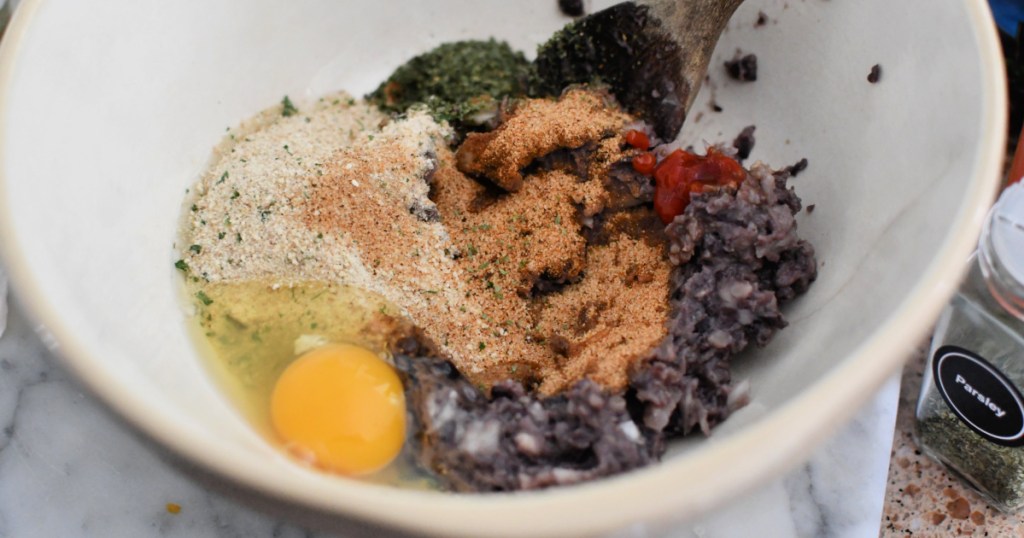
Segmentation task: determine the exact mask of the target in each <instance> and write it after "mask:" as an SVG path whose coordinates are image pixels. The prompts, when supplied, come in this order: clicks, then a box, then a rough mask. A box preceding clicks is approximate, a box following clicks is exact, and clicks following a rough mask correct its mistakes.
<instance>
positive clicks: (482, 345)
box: [477, 342, 487, 351]
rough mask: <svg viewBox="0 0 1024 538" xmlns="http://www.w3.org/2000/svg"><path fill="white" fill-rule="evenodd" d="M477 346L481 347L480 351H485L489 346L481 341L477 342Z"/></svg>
mask: <svg viewBox="0 0 1024 538" xmlns="http://www.w3.org/2000/svg"><path fill="white" fill-rule="evenodd" d="M477 347H479V348H480V351H483V350H484V349H485V348H486V347H487V344H485V343H483V342H479V343H478V344H477Z"/></svg>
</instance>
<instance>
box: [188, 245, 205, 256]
mask: <svg viewBox="0 0 1024 538" xmlns="http://www.w3.org/2000/svg"><path fill="white" fill-rule="evenodd" d="M188 249H189V250H191V251H192V252H194V253H196V254H199V253H201V252H203V247H202V246H200V245H192V246H190V247H188Z"/></svg>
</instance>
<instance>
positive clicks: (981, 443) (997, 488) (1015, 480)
mask: <svg viewBox="0 0 1024 538" xmlns="http://www.w3.org/2000/svg"><path fill="white" fill-rule="evenodd" d="M917 436H918V439H919V440H920V444H921V445H923V446H925V447H926V449H927V450H928V451H929V452H934V453H937V454H941V455H942V458H943V459H944V460H945V461H946V462H948V463H949V464H951V465H952V466H954V467H955V468H956V469H957V470H958V471H959V472H960V473H961V474H966V475H968V476H969V477H970V479H971V480H972V481H973V482H974V483H976V484H977V485H978V486H979V487H981V489H983V490H985V491H986V493H987V494H988V495H990V496H991V497H992V498H993V500H995V501H996V502H997V503H998V504H1000V505H1003V506H1005V507H1010V508H1012V507H1018V506H1021V505H1022V504H1024V448H1022V447H1007V446H1000V445H997V444H995V443H991V442H989V441H987V440H985V439H983V438H982V437H981V436H980V435H978V434H977V433H974V432H973V431H972V430H971V429H970V428H968V427H967V425H966V424H964V423H963V421H962V420H960V419H959V418H957V417H956V415H954V414H953V413H952V412H951V411H949V410H948V409H942V410H940V411H938V412H937V413H935V414H934V415H932V416H930V417H927V418H924V419H919V420H918V422H917Z"/></svg>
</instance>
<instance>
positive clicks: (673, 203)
mask: <svg viewBox="0 0 1024 538" xmlns="http://www.w3.org/2000/svg"><path fill="white" fill-rule="evenodd" d="M634 167H635V168H637V171H638V172H641V173H643V171H642V170H639V167H636V163H635V161H634ZM745 177H747V172H746V170H744V169H743V166H742V165H740V163H739V162H737V161H736V160H735V159H733V158H731V157H728V156H726V155H724V154H722V152H720V151H718V150H717V149H715V148H708V154H707V155H706V156H700V155H697V154H695V153H690V152H688V151H683V150H681V149H677V150H675V151H673V152H672V153H669V154H668V156H667V157H665V158H664V159H663V160H662V161H661V162H660V163H658V165H657V166H656V167H655V168H654V211H655V212H656V213H657V214H658V216H659V217H661V221H662V222H664V223H665V224H668V223H670V222H672V220H673V219H675V218H676V216H677V215H680V214H682V212H683V210H684V209H686V206H687V205H688V204H689V203H690V194H692V193H695V192H706V191H709V190H715V189H720V188H722V187H728V188H736V187H737V186H739V184H740V182H742V181H743V179H744V178H745Z"/></svg>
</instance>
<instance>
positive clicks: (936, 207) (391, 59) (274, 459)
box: [0, 0, 1006, 536]
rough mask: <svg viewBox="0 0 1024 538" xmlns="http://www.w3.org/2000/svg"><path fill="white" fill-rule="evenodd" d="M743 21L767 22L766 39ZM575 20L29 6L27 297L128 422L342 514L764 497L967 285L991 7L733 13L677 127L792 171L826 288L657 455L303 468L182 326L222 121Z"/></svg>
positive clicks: (1, 117) (444, 518)
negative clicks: (193, 211) (446, 483)
mask: <svg viewBox="0 0 1024 538" xmlns="http://www.w3.org/2000/svg"><path fill="white" fill-rule="evenodd" d="M594 4H595V5H592V6H590V7H591V8H592V9H596V8H597V7H600V6H599V5H598V4H602V3H600V2H597V1H595V2H594ZM759 11H763V12H764V13H765V14H767V15H768V18H769V20H770V22H769V23H768V24H766V25H763V26H760V27H756V26H755V21H756V20H757V17H758V12H759ZM567 20H568V19H566V18H564V17H562V16H561V15H559V13H558V11H557V8H556V2H555V1H554V0H530V1H525V2H501V1H487V2H482V1H477V0H447V1H433V2H419V1H415V0H406V1H389V2H383V1H382V2H373V3H371V2H340V1H336V0H292V1H289V2H282V1H280V0H249V1H245V2H242V1H239V0H182V1H175V2H140V1H137V0H104V1H102V2H80V1H77V0H24V1H23V2H22V3H21V6H20V8H19V12H18V13H17V14H16V16H15V19H14V21H13V22H12V25H11V27H10V29H9V32H8V35H7V36H6V38H5V40H4V42H3V45H2V47H0V127H2V130H0V133H2V139H0V247H2V254H3V259H4V261H5V263H6V264H7V266H8V269H9V270H10V273H11V277H12V280H13V282H14V284H15V286H16V289H17V292H18V294H19V296H20V298H21V299H22V301H23V302H24V303H25V306H26V307H27V308H28V310H29V311H30V312H31V313H32V314H33V315H34V316H35V318H36V319H37V320H38V321H40V322H41V323H42V324H43V325H44V326H45V327H46V328H47V329H48V335H49V336H52V341H53V342H54V346H55V347H56V348H57V350H58V351H59V353H60V355H62V356H63V357H64V359H65V360H66V364H67V365H68V366H69V367H70V368H71V369H72V370H74V371H75V372H76V373H77V374H78V375H79V376H80V377H81V379H82V380H84V382H85V383H86V385H87V386H88V387H90V388H91V389H92V390H93V391H94V392H95V393H96V394H97V395H98V396H99V397H100V398H101V399H103V400H104V401H105V402H107V403H108V404H109V405H110V406H111V407H112V408H113V409H115V410H116V411H117V412H118V413H120V414H121V415H123V416H124V417H126V418H127V419H128V420H129V421H130V422H131V423H132V424H134V425H135V426H137V427H138V428H139V429H140V430H142V431H144V432H145V433H147V434H148V435H150V436H152V437H153V438H155V439H157V440H158V441H159V442H161V443H163V444H164V445H166V446H167V447H169V448H171V449H172V450H174V451H176V452H177V453H179V454H181V455H183V456H184V457H186V458H187V459H189V460H191V461H193V462H196V463H198V464H199V465H201V466H203V467H205V468H207V469H209V470H210V471H213V472H215V473H217V474H219V475H221V476H223V477H226V478H228V479H230V480H232V481H235V482H238V483H241V484H243V485H246V486H248V487H251V488H254V489H256V490H259V491H262V492H266V493H269V494H270V495H272V496H274V497H276V498H279V499H281V500H282V501H284V502H291V503H297V504H300V505H303V506H306V507H312V508H315V509H318V510H322V511H325V512H327V513H333V514H337V515H339V516H345V517H354V518H359V519H365V520H369V521H375V522H381V523H384V524H387V525H392V526H395V527H399V528H404V529H415V530H420V531H424V532H429V533H434V534H438V535H449V536H450V535H473V536H482V535H489V534H501V535H519V536H538V535H564V534H580V533H594V532H599V531H607V530H612V529H616V528H620V527H622V526H624V525H627V524H629V523H631V522H634V521H641V520H652V519H657V518H677V519H683V518H687V517H691V516H693V515H695V514H698V513H700V512H702V511H706V510H708V509H710V508H711V507H713V506H715V505H718V504H720V503H722V502H724V501H725V500H727V499H729V498H730V497H733V496H735V495H737V494H739V493H740V492H743V491H745V490H748V489H750V488H752V487H754V486H756V485H758V484H761V483H764V482H765V481H767V480H768V479H770V478H771V477H774V476H776V475H778V474H779V473H781V472H783V471H784V470H785V469H786V468H787V467H789V466H792V465H794V464H796V463H797V462H798V461H800V458H801V457H803V456H805V455H806V454H808V452H809V451H810V450H811V448H812V447H813V446H814V444H815V443H816V442H818V441H819V440H821V439H822V438H823V437H825V436H826V435H827V434H828V433H829V432H831V431H832V430H834V429H835V428H836V427H838V426H839V425H840V424H841V423H842V422H843V420H844V419H846V418H847V417H848V416H850V415H851V414H852V413H853V412H854V411H855V409H856V408H857V407H858V404H860V403H861V402H863V401H864V400H865V399H866V398H867V397H868V396H869V395H870V394H871V393H872V391H873V390H874V389H875V388H876V387H877V386H878V385H879V384H880V383H881V381H882V380H883V379H885V378H886V377H887V376H888V375H889V374H891V373H892V372H893V371H894V370H895V369H896V368H897V367H898V366H899V365H900V363H901V361H902V359H903V358H904V357H905V356H906V354H907V352H908V350H910V349H912V348H913V347H915V345H916V344H917V343H918V342H920V339H921V338H922V337H923V336H924V334H925V333H926V332H927V330H928V328H929V326H930V324H931V322H932V321H933V320H934V318H935V317H936V316H937V313H938V311H939V309H940V308H941V306H942V305H943V303H944V302H945V300H946V299H947V298H948V297H949V295H950V294H951V293H952V290H953V289H954V287H955V286H956V284H957V282H958V279H959V277H960V275H961V270H962V269H963V264H964V261H965V260H966V258H967V256H968V254H969V253H970V251H971V249H972V248H973V244H974V241H975V238H976V234H977V232H978V230H979V228H980V223H981V220H982V217H983V215H984V211H985V209H986V207H987V205H988V204H989V202H990V200H991V199H992V198H993V196H994V193H995V190H996V186H997V182H998V175H999V171H1000V166H1001V163H1002V158H1003V151H1004V147H1003V144H1004V135H1003V133H1004V131H1005V113H1006V98H1005V92H1004V81H1003V78H1002V64H1001V56H1000V52H999V45H998V42H997V40H996V38H995V33H994V30H993V28H992V25H991V22H990V20H989V16H988V12H987V7H986V6H985V3H984V2H982V1H981V0H950V1H946V2H934V1H933V0H902V1H899V2H893V1H891V0H860V1H857V2H811V1H807V2H799V1H793V0H790V1H789V2H782V1H781V0H748V2H747V3H746V4H745V5H744V6H742V7H741V9H740V10H739V12H738V13H737V14H736V16H735V17H734V19H733V21H732V23H731V24H730V27H729V30H728V32H727V33H726V34H725V36H724V37H723V39H722V41H721V43H720V44H719V47H718V53H717V56H716V59H715V61H714V62H713V63H712V77H711V79H712V83H711V85H709V86H707V87H705V89H704V92H703V93H702V96H701V98H699V99H698V102H697V104H696V105H695V108H694V110H693V112H692V113H691V121H690V122H689V123H688V124H687V126H686V128H685V130H684V133H683V135H682V137H683V139H684V140H686V141H693V142H698V143H699V142H701V141H710V142H715V141H721V140H731V139H732V137H733V136H734V135H735V134H736V133H738V132H739V131H740V129H741V128H742V127H745V126H746V125H750V124H754V125H756V126H757V145H756V147H755V149H754V153H753V157H754V158H756V159H764V160H766V161H768V162H771V163H773V164H777V165H779V166H782V165H788V164H792V163H793V162H795V161H797V160H798V159H800V158H802V157H807V158H808V159H809V161H810V167H809V168H808V170H807V171H806V172H804V173H803V174H801V175H800V176H799V177H798V178H796V179H795V180H794V181H793V184H794V185H795V186H796V189H797V191H798V193H799V194H800V195H801V196H802V197H803V199H804V201H805V204H814V205H815V207H816V210H815V211H814V212H813V213H811V214H808V213H801V215H800V216H799V225H800V228H801V231H802V234H803V235H804V236H805V237H806V238H807V239H809V240H810V241H811V242H812V243H814V245H815V246H816V248H817V251H818V254H819V257H820V261H821V269H820V278H819V279H818V281H817V283H816V284H815V285H814V286H813V287H812V289H811V291H810V292H809V293H808V294H807V295H806V296H804V297H802V298H800V299H799V300H797V301H796V302H795V303H793V304H792V305H791V306H790V307H789V309H788V311H787V315H788V317H789V320H790V322H791V324H790V327H789V328H788V329H787V330H785V331H783V332H782V333H780V335H779V337H778V338H776V339H775V341H773V342H772V344H771V345H770V346H768V347H767V348H766V349H761V350H757V351H756V352H755V353H752V354H750V355H748V356H746V357H744V358H743V359H742V360H741V361H740V362H739V364H738V365H737V369H736V376H737V378H739V379H744V378H746V379H749V380H750V382H751V384H752V387H753V402H752V403H751V405H750V406H748V407H747V408H745V409H743V410H741V411H740V412H738V413H737V414H736V415H734V416H733V417H732V418H731V419H729V420H728V421H727V422H726V423H725V424H723V425H722V426H721V427H720V428H718V429H716V430H715V431H714V434H713V435H712V437H711V438H710V439H698V440H689V441H686V442H682V443H678V444H677V445H674V446H673V447H672V448H671V450H670V451H669V453H668V454H667V455H666V457H665V458H664V461H663V462H662V463H661V464H659V465H654V466H651V467H649V468H646V469H643V470H640V471H637V472H632V473H629V474H626V475H623V476H619V477H616V478H612V479H608V480H601V481H597V482H594V483H590V484H586V485H582V486H578V487H566V488H561V489H554V490H551V491H543V492H534V493H525V494H515V495H504V494H502V495H455V494H445V493H439V492H422V491H407V490H397V489H393V488H388V487H383V486H377V485H369V484H365V483H362V482H359V481H357V480H348V479H344V478H339V477H334V476H328V475H323V474H318V473H316V472H313V471H310V470H307V469H305V468H302V467H300V466H298V465H295V464H293V463H292V462H291V461H290V460H289V459H288V458H286V457H284V456H282V455H281V454H280V453H278V452H277V451H276V450H274V449H272V448H271V447H270V446H268V444H267V443H265V442H264V441H263V440H262V439H261V438H260V437H259V436H258V435H256V434H255V433H254V432H253V431H252V430H251V429H250V428H249V427H248V425H247V424H246V423H245V422H244V421H243V420H242V419H241V418H240V415H239V414H238V413H237V412H235V410H234V409H233V408H232V407H231V406H230V405H229V404H228V403H227V401H226V399H225V398H224V397H223V396H222V394H220V393H219V392H218V390H217V388H216V386H215V385H214V383H212V382H211V380H210V379H209V378H208V376H207V371H206V370H205V368H204V367H203V366H202V365H201V364H200V362H199V359H198V357H197V354H196V352H195V351H194V347H193V344H192V342H191V341H190V339H189V337H188V334H187V332H186V326H185V319H184V316H183V314H182V304H181V302H180V301H179V297H178V289H177V288H178V282H177V278H178V277H177V276H176V275H175V273H174V268H173V266H172V263H173V261H174V260H175V259H176V256H175V253H174V250H173V248H172V243H173V242H174V240H175V233H176V230H177V228H176V227H177V224H178V222H179V212H180V210H181V205H180V204H181V200H182V197H183V195H184V193H185V189H186V188H187V187H188V186H189V185H190V184H191V183H192V182H193V181H195V180H196V179H197V177H198V174H199V172H200V171H201V170H202V169H203V167H204V164H205V163H206V161H207V159H208V158H209V156H210V150H211V147H212V146H213V145H214V144H215V143H216V142H217V141H218V139H219V138H220V136H221V135H222V133H223V132H224V130H225V127H227V126H231V125H236V124H237V123H238V122H239V121H240V120H242V119H243V118H246V117H247V116H249V115H251V114H253V113H255V112H256V111H258V110H261V109H263V108H265V107H267V106H270V105H272V104H274V103H277V102H279V101H280V100H281V97H282V96H283V95H285V94H288V95H290V96H292V98H293V99H296V100H299V99H309V98H313V97H316V96H318V95H320V94H323V93H326V92H330V91H333V90H336V89H339V88H344V89H348V90H349V91H350V92H352V93H354V94H357V95H358V94H361V93H364V92H366V91H368V90H370V89H372V88H373V87H374V86H375V85H376V84H377V82H378V81H380V80H382V79H383V77H385V76H386V75H387V74H388V73H389V72H390V71H391V70H392V69H393V68H394V67H395V66H397V65H398V64H400V63H401V62H402V61H404V60H406V59H407V58H409V57H410V56H411V55H413V54H414V53H418V52H422V51H425V50H427V49H429V48H430V47H432V46H433V45H436V44H438V43H440V42H442V41H447V40H453V39H459V38H469V37H487V36H495V37H498V38H500V39H506V40H508V41H510V42H511V43H512V44H513V46H515V47H517V48H521V49H524V50H527V51H532V50H533V47H534V46H535V45H536V44H537V43H538V42H540V41H542V40H544V39H545V38H546V36H548V35H549V34H550V33H551V32H552V31H553V30H555V29H557V28H558V27H560V26H561V25H562V24H564V23H565V22H567ZM737 48H740V49H742V50H744V51H748V52H755V53H756V54H757V55H758V58H759V66H760V71H759V79H758V81H757V82H755V83H751V84H740V83H736V82H732V81H728V80H726V78H725V77H724V73H723V71H722V67H721V64H722V60H724V59H728V58H731V57H732V55H733V54H734V52H735V50H736V49H737ZM875 64H881V66H882V69H883V71H882V79H881V81H880V82H879V83H878V84H869V83H868V82H867V81H866V77H867V74H868V72H869V70H870V69H871V67H872V66H873V65H875ZM711 99H713V100H714V101H715V102H716V103H718V104H719V105H720V106H721V107H722V108H723V109H724V110H723V111H722V112H720V113H716V112H713V111H712V110H711V107H710V106H709V100H711Z"/></svg>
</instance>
